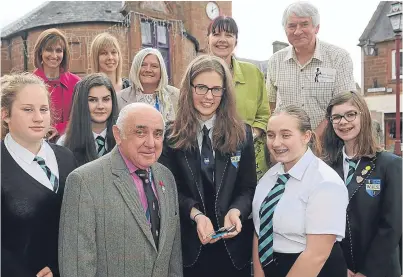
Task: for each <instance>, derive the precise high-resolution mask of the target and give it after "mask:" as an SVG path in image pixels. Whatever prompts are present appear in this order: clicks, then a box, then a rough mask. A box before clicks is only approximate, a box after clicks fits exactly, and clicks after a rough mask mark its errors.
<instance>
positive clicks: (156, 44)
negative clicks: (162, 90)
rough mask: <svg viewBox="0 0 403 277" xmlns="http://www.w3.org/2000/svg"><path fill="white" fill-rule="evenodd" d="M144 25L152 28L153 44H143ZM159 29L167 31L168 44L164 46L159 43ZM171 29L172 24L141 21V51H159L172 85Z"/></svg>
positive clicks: (149, 20) (148, 20) (147, 20)
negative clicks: (147, 49) (144, 49)
mask: <svg viewBox="0 0 403 277" xmlns="http://www.w3.org/2000/svg"><path fill="white" fill-rule="evenodd" d="M143 25H148V26H149V27H150V28H149V30H150V37H151V43H143ZM158 27H163V28H164V30H165V32H166V33H165V40H166V43H165V44H162V43H160V42H158V32H159V31H158V29H159V28H158ZM169 27H170V24H169V23H167V22H160V21H155V20H151V19H145V18H142V19H141V21H140V31H141V49H143V48H147V47H151V48H155V49H158V50H159V51H160V52H161V55H162V57H163V58H164V62H165V67H166V70H167V74H168V82H169V83H171V77H172V76H171V59H170V58H171V55H170V50H171V49H170V39H169Z"/></svg>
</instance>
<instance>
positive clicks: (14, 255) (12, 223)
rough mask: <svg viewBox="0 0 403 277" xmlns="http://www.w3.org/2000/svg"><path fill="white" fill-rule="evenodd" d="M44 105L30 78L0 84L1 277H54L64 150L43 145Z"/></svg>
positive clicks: (68, 166)
mask: <svg viewBox="0 0 403 277" xmlns="http://www.w3.org/2000/svg"><path fill="white" fill-rule="evenodd" d="M50 121H51V115H50V99H49V93H48V91H47V89H46V86H45V84H44V83H43V81H42V80H41V79H40V78H38V77H37V76H35V75H33V74H30V73H23V74H17V75H6V76H3V77H2V78H1V123H2V125H1V127H2V130H1V135H2V141H1V275H2V276H18V277H31V276H38V277H52V276H59V270H58V233H59V218H60V208H61V203H62V198H63V191H64V184H65V181H66V178H67V175H68V174H69V173H70V172H71V171H73V170H74V169H75V168H76V161H75V159H74V156H73V154H72V153H71V151H70V150H68V149H67V148H64V147H61V146H58V145H54V144H51V143H47V142H46V141H45V140H44V139H43V138H44V137H45V135H46V134H47V132H48V131H49V128H50Z"/></svg>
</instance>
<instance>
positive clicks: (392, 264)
mask: <svg viewBox="0 0 403 277" xmlns="http://www.w3.org/2000/svg"><path fill="white" fill-rule="evenodd" d="M342 159H343V156H342V154H340V156H339V159H338V161H337V162H336V163H334V164H333V165H332V167H333V169H335V170H336V171H337V173H338V174H339V175H340V177H341V178H342V179H343V180H344V174H343V161H342ZM379 183H380V184H379ZM347 189H348V194H349V204H348V207H347V222H346V223H347V224H346V237H345V239H344V240H343V241H342V247H343V252H344V256H345V258H346V261H347V265H348V268H349V269H350V270H352V271H354V272H360V273H362V274H364V275H365V276H367V277H398V276H400V263H399V252H398V244H399V240H400V238H401V236H402V159H401V158H400V157H398V156H396V155H394V154H392V153H389V152H385V151H383V152H378V153H377V154H376V156H375V157H373V158H368V157H363V158H361V161H360V163H359V164H358V167H357V169H356V171H355V173H354V176H353V179H352V180H351V183H350V184H349V185H348V186H347ZM379 189H380V190H379Z"/></svg>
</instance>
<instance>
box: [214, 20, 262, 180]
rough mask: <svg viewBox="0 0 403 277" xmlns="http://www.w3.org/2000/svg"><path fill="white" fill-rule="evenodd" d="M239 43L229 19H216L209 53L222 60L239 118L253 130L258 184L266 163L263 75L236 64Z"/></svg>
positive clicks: (238, 62) (245, 65)
mask: <svg viewBox="0 0 403 277" xmlns="http://www.w3.org/2000/svg"><path fill="white" fill-rule="evenodd" d="M237 42H238V26H237V24H236V22H235V20H234V19H233V18H231V17H226V16H218V17H217V18H216V19H214V20H213V21H212V22H211V24H210V26H209V28H208V46H209V51H210V53H211V54H213V55H214V56H217V57H220V58H222V59H223V60H225V61H226V62H227V64H228V66H229V68H230V69H231V72H232V76H233V79H234V82H235V93H236V105H237V110H238V114H239V115H240V116H241V118H242V119H243V120H244V121H245V122H246V123H247V124H249V125H250V126H252V130H253V138H254V142H255V143H254V144H255V154H256V174H257V178H258V180H259V179H260V177H262V176H263V174H264V173H265V172H266V171H267V170H268V164H267V162H266V159H265V154H264V148H265V141H266V139H265V135H264V133H265V131H264V130H266V125H267V122H268V120H269V116H270V109H269V102H268V99H267V92H266V85H265V79H264V75H263V73H262V72H261V71H260V70H259V68H257V67H256V66H255V65H253V64H251V63H248V62H243V61H238V60H236V58H235V57H234V49H235V46H236V45H237Z"/></svg>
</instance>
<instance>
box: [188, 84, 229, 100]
mask: <svg viewBox="0 0 403 277" xmlns="http://www.w3.org/2000/svg"><path fill="white" fill-rule="evenodd" d="M192 87H193V88H194V90H195V93H196V94H197V95H206V94H207V92H208V91H209V90H210V91H211V94H212V95H213V96H216V97H221V96H222V94H223V92H224V90H225V88H223V87H212V88H209V87H208V86H206V85H192Z"/></svg>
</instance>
